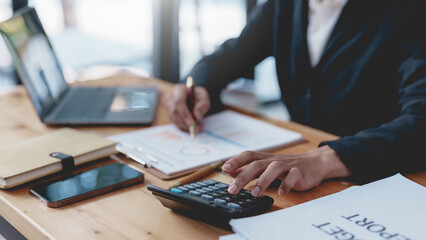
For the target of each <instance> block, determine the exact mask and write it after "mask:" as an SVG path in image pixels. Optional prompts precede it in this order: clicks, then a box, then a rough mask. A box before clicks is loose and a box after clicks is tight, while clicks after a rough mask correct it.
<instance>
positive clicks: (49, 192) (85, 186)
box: [30, 163, 144, 207]
mask: <svg viewBox="0 0 426 240" xmlns="http://www.w3.org/2000/svg"><path fill="white" fill-rule="evenodd" d="M143 176H144V174H143V173H141V172H138V171H136V170H134V169H132V168H130V167H128V166H126V165H125V164H122V163H113V164H109V165H106V166H102V167H99V168H95V169H91V170H88V171H85V172H82V173H79V174H76V175H72V176H70V177H67V178H65V179H61V180H56V181H55V182H48V183H44V184H41V185H38V186H34V187H31V188H30V193H31V194H33V195H35V196H36V197H38V198H40V199H41V200H42V201H43V202H44V203H45V204H46V205H47V206H49V207H59V206H62V205H65V204H68V203H71V202H74V201H78V200H81V199H85V198H88V197H91V196H95V195H98V194H101V193H104V192H109V191H112V190H114V189H118V188H120V187H124V186H128V185H131V184H134V183H137V182H142V181H143Z"/></svg>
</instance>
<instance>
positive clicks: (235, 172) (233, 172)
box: [227, 168, 244, 178]
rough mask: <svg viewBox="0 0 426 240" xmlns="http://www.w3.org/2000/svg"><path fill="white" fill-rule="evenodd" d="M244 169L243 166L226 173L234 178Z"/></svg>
mask: <svg viewBox="0 0 426 240" xmlns="http://www.w3.org/2000/svg"><path fill="white" fill-rule="evenodd" d="M243 170H244V169H243V168H238V169H236V170H234V171H232V172H229V173H227V174H228V175H229V176H231V177H233V178H236V177H237V176H238V174H240V173H241V172H242V171H243Z"/></svg>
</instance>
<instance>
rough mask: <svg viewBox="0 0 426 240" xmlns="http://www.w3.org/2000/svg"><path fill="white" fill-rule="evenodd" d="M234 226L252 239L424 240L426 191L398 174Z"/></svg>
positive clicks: (244, 219) (241, 221) (425, 231)
mask: <svg viewBox="0 0 426 240" xmlns="http://www.w3.org/2000/svg"><path fill="white" fill-rule="evenodd" d="M230 224H231V226H232V227H233V229H234V231H235V232H236V233H238V234H239V235H241V236H244V237H245V238H247V239H252V240H253V239H271V240H273V239H291V240H298V239H300V240H310V239H314V240H332V239H333V240H336V239H341V240H384V239H391V240H408V239H410V240H423V239H426V237H425V236H426V188H425V187H423V186H421V185H419V184H417V183H414V182H412V181H410V180H408V179H406V178H405V177H403V176H402V175H400V174H397V175H395V176H393V177H389V178H386V179H383V180H380V181H376V182H373V183H370V184H367V185H364V186H358V187H351V188H349V189H347V190H344V191H341V192H339V193H336V194H332V195H329V196H326V197H323V198H319V199H316V200H313V201H310V202H307V203H303V204H300V205H296V206H294V207H290V208H287V209H283V210H279V211H275V212H272V213H268V214H263V215H259V216H256V217H250V218H243V219H237V220H231V222H230Z"/></svg>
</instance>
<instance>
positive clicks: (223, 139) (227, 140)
mask: <svg viewBox="0 0 426 240" xmlns="http://www.w3.org/2000/svg"><path fill="white" fill-rule="evenodd" d="M204 132H205V133H206V134H208V135H210V136H212V137H214V138H217V139H220V140H222V141H225V142H228V143H231V144H233V145H235V146H238V147H242V148H247V147H246V146H244V145H242V144H239V143H237V142H235V141H232V140H230V139H227V138H225V137H222V136H219V135H217V134H215V133H212V132H210V131H208V130H205V131H204Z"/></svg>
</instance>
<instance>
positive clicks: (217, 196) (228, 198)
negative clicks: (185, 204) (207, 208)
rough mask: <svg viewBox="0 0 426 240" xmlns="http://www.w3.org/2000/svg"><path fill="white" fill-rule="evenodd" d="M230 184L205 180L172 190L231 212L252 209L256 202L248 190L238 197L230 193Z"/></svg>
mask: <svg viewBox="0 0 426 240" xmlns="http://www.w3.org/2000/svg"><path fill="white" fill-rule="evenodd" d="M228 186H229V185H228V184H225V183H221V182H218V181H215V180H211V179H209V180H205V181H201V182H196V183H190V184H186V185H182V186H179V187H177V188H172V189H170V191H171V192H173V193H175V194H189V195H190V196H192V197H197V198H200V199H203V200H205V201H208V202H209V204H210V205H217V206H222V207H225V208H228V209H231V210H240V209H241V208H247V207H251V206H252V205H253V204H255V202H256V198H255V197H253V196H252V195H251V193H250V191H248V190H244V189H243V190H242V191H241V192H240V193H238V194H237V195H231V194H230V193H228V190H227V188H228Z"/></svg>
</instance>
